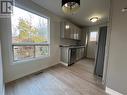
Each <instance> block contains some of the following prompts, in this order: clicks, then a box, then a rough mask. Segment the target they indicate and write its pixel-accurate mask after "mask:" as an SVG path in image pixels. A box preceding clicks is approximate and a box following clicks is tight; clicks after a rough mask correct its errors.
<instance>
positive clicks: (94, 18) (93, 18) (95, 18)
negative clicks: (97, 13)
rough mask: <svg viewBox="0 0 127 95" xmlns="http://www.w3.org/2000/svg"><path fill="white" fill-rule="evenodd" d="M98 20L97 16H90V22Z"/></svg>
mask: <svg viewBox="0 0 127 95" xmlns="http://www.w3.org/2000/svg"><path fill="white" fill-rule="evenodd" d="M98 20H99V18H98V17H92V18H91V19H90V21H91V22H97V21H98Z"/></svg>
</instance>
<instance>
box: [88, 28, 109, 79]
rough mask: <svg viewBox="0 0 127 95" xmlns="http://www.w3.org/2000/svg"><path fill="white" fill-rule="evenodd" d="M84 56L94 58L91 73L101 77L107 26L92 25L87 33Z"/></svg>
mask: <svg viewBox="0 0 127 95" xmlns="http://www.w3.org/2000/svg"><path fill="white" fill-rule="evenodd" d="M87 36H88V37H86V38H88V39H87V51H86V52H87V55H86V58H88V59H90V60H91V59H92V60H94V71H93V74H95V75H97V76H98V77H100V78H101V79H102V78H103V69H104V58H105V47H106V38H107V26H98V27H92V28H90V29H89V32H88V33H87Z"/></svg>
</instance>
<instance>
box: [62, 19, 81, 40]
mask: <svg viewBox="0 0 127 95" xmlns="http://www.w3.org/2000/svg"><path fill="white" fill-rule="evenodd" d="M61 38H66V39H73V40H81V29H80V28H79V27H77V26H76V25H74V24H72V23H70V22H65V21H64V22H61Z"/></svg>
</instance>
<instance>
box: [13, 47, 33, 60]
mask: <svg viewBox="0 0 127 95" xmlns="http://www.w3.org/2000/svg"><path fill="white" fill-rule="evenodd" d="M13 50H14V52H13V53H14V61H19V60H25V59H28V58H33V57H34V46H14V47H13Z"/></svg>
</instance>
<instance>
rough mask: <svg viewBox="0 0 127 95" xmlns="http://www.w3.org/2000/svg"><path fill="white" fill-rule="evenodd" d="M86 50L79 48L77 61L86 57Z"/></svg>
mask: <svg viewBox="0 0 127 95" xmlns="http://www.w3.org/2000/svg"><path fill="white" fill-rule="evenodd" d="M84 52H85V48H77V50H76V60H77V61H78V60H80V59H82V58H83V57H84Z"/></svg>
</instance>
